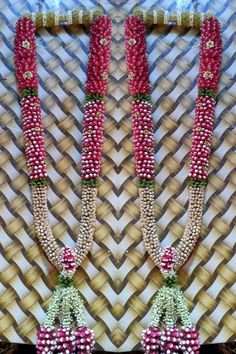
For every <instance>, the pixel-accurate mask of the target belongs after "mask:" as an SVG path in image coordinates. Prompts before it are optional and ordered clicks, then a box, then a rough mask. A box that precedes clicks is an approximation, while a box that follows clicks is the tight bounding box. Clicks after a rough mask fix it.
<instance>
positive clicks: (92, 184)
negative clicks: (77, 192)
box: [82, 179, 98, 188]
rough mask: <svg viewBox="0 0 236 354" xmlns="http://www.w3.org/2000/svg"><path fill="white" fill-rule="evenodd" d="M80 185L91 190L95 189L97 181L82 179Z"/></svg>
mask: <svg viewBox="0 0 236 354" xmlns="http://www.w3.org/2000/svg"><path fill="white" fill-rule="evenodd" d="M82 183H83V185H84V186H89V187H92V188H96V187H97V185H98V181H97V180H96V179H83V180H82Z"/></svg>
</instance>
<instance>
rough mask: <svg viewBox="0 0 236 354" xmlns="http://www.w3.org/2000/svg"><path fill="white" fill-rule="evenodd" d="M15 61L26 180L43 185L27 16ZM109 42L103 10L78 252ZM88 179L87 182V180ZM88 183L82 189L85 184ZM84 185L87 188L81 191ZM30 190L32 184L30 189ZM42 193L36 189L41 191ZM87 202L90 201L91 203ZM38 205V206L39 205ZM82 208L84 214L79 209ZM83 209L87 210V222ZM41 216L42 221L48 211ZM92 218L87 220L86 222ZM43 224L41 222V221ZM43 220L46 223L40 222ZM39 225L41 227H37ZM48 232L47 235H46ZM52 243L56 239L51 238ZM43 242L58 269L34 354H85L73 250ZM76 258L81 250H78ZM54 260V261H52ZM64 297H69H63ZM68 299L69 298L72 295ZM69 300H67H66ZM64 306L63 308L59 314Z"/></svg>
mask: <svg viewBox="0 0 236 354" xmlns="http://www.w3.org/2000/svg"><path fill="white" fill-rule="evenodd" d="M14 45H15V66H16V75H17V79H18V89H19V93H20V96H21V102H20V105H21V111H22V120H23V122H22V127H23V134H24V141H25V154H26V160H27V166H28V176H29V179H30V183H31V184H32V185H35V186H37V188H38V187H40V188H41V187H44V186H43V185H44V183H45V182H46V180H47V167H46V162H45V159H46V151H45V142H44V128H43V122H42V116H41V105H40V100H39V98H38V79H37V65H36V45H35V26H34V23H33V22H32V20H31V19H29V18H27V17H23V18H21V19H19V20H18V21H17V24H16V35H15V41H14ZM110 45H111V20H110V19H109V18H108V17H106V16H102V17H99V18H97V19H96V20H94V21H93V23H92V25H91V27H90V55H89V60H88V73H87V83H86V101H87V103H86V104H85V106H84V111H85V114H84V127H83V147H82V171H81V176H82V179H83V181H84V182H86V183H85V186H84V189H85V190H83V194H82V207H83V206H85V205H86V208H87V205H90V207H91V210H90V211H89V212H90V214H91V215H90V214H89V213H87V211H86V212H85V210H84V209H83V210H82V218H83V220H84V223H86V227H87V229H86V231H87V232H86V233H85V225H84V224H82V227H81V228H82V230H83V233H82V236H81V235H80V237H83V239H84V240H85V241H84V242H85V245H86V247H85V245H84V244H83V243H81V240H80V246H81V247H82V248H81V252H84V254H85V252H87V248H88V244H89V243H90V241H91V230H93V223H94V220H92V218H93V214H94V213H93V210H94V205H95V202H93V197H94V196H95V195H96V192H94V191H92V192H91V189H93V188H91V187H95V186H96V183H95V182H96V178H97V177H98V176H99V173H100V165H101V158H102V143H103V121H104V115H105V110H104V102H103V101H102V99H103V95H104V94H105V93H106V92H107V86H108V73H109V64H110ZM87 185H88V186H87ZM86 188H87V189H86ZM86 190H87V192H86ZM34 192H35V190H34ZM40 193H41V192H40ZM40 193H39V195H40V198H39V199H40V200H37V205H40V206H41V207H42V205H41V204H40V203H42V200H41V199H42V198H41V197H42V196H43V195H44V194H43V193H44V190H43V193H42V195H41V194H40ZM91 203H92V204H91ZM39 209H40V208H39ZM37 213H38V214H37V217H36V219H37V220H38V218H39V219H40V222H41V215H40V213H41V211H37ZM84 214H86V215H84ZM87 215H88V216H89V215H90V216H91V217H90V219H91V220H88V222H87V221H86V219H87ZM43 222H45V223H46V224H47V215H46V214H45V215H44V219H43ZM90 223H91V224H90ZM40 226H41V228H42V229H43V225H40ZM44 226H45V225H44ZM46 227H47V229H46V230H47V231H46V233H44V234H43V240H40V241H41V242H42V244H43V245H44V242H46V243H47V245H48V242H49V241H48V242H47V240H45V238H46V236H50V235H51V234H50V230H49V232H48V229H49V226H47V225H46ZM40 230H41V229H40ZM50 237H51V236H50ZM55 243H56V242H55ZM53 247H54V246H53ZM53 247H52V248H50V246H49V247H46V250H47V251H48V252H50V253H47V252H46V253H47V256H48V257H49V258H50V256H51V255H52V252H55V253H58V258H59V260H58V261H59V263H60V267H61V269H60V270H61V274H60V276H59V280H60V284H59V287H58V288H57V290H56V292H55V293H54V295H53V298H52V301H51V304H50V306H49V310H48V313H47V318H46V320H45V322H44V325H43V326H42V327H41V328H40V330H39V331H38V338H37V342H36V348H37V354H45V353H49V352H50V353H54V352H55V353H59V352H60V353H65V354H66V353H81V354H90V353H91V352H92V350H93V347H94V343H95V341H94V333H93V331H92V330H90V329H89V328H88V327H87V326H85V325H84V324H85V321H84V318H83V305H82V302H81V299H80V297H79V294H78V292H77V290H76V289H75V287H74V286H73V284H72V277H73V275H74V273H75V271H76V262H77V261H78V259H76V256H77V255H76V253H75V252H74V251H72V249H71V248H69V247H64V248H62V249H61V250H60V251H59V252H58V250H57V245H56V250H54V248H55V247H54V248H53ZM79 257H80V258H79V260H80V261H81V255H79ZM56 264H58V263H56ZM65 298H66V299H67V302H68V303H65V302H64V299H65ZM72 300H73V301H72ZM71 301H72V302H71ZM64 308H66V311H65V314H64V310H63V309H64ZM68 310H70V311H72V312H73V315H74V320H75V323H76V325H77V328H76V329H75V330H74V329H72V328H71V325H72V322H71V317H70V315H69V316H68ZM57 317H58V318H59V321H60V323H61V324H62V326H61V327H60V326H59V328H57V329H56V328H55V327H54V326H53V323H54V322H55V320H56V318H57Z"/></svg>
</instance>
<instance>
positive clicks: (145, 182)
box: [138, 179, 154, 188]
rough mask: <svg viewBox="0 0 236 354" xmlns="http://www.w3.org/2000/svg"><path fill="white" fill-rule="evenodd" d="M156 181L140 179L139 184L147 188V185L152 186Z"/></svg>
mask: <svg viewBox="0 0 236 354" xmlns="http://www.w3.org/2000/svg"><path fill="white" fill-rule="evenodd" d="M153 184H154V181H153V180H152V179H151V180H150V179H139V180H138V185H139V187H141V188H146V187H151V186H153Z"/></svg>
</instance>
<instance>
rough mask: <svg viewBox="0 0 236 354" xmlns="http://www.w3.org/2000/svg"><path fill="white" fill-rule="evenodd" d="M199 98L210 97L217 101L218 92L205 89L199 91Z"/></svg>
mask: <svg viewBox="0 0 236 354" xmlns="http://www.w3.org/2000/svg"><path fill="white" fill-rule="evenodd" d="M198 96H210V97H212V98H214V99H215V98H216V92H215V91H214V90H213V89H209V88H206V87H204V88H201V89H199V90H198Z"/></svg>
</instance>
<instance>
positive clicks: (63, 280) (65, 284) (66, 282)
mask: <svg viewBox="0 0 236 354" xmlns="http://www.w3.org/2000/svg"><path fill="white" fill-rule="evenodd" d="M72 285H73V278H68V277H65V276H64V275H62V274H60V275H58V286H59V288H69V287H70V286H72Z"/></svg>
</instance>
